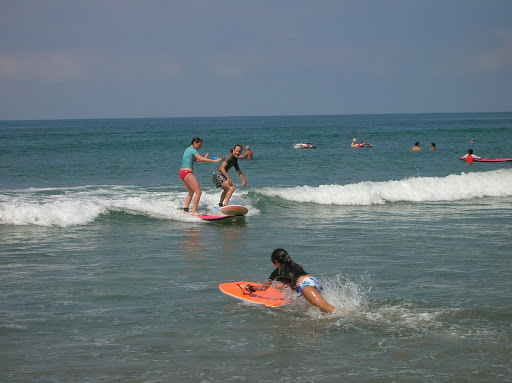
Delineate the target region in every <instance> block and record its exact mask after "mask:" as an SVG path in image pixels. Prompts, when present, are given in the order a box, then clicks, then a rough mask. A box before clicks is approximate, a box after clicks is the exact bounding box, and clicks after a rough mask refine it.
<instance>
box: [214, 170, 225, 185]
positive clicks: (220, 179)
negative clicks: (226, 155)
mask: <svg viewBox="0 0 512 383" xmlns="http://www.w3.org/2000/svg"><path fill="white" fill-rule="evenodd" d="M227 180H228V179H227V178H226V177H224V174H222V173H221V172H220V170H215V171H214V172H213V174H212V182H213V183H214V184H215V186H217V187H218V188H220V186H221V185H222V184H223V183H224V182H226V181H227Z"/></svg>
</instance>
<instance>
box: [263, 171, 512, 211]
mask: <svg viewBox="0 0 512 383" xmlns="http://www.w3.org/2000/svg"><path fill="white" fill-rule="evenodd" d="M258 192H259V193H261V194H264V195H266V196H269V197H278V198H282V199H285V200H288V201H294V202H309V203H316V204H321V205H354V206H364V205H377V204H385V203H389V202H402V201H403V202H440V201H459V200H468V199H472V198H482V197H510V196H512V169H500V170H495V171H489V172H472V173H462V174H460V175H455V174H452V175H449V176H446V177H417V178H407V179H403V180H399V181H381V182H370V181H367V182H360V183H356V184H348V185H320V186H317V187H312V186H295V187H291V188H263V189H260V190H258Z"/></svg>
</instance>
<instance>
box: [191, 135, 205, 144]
mask: <svg viewBox="0 0 512 383" xmlns="http://www.w3.org/2000/svg"><path fill="white" fill-rule="evenodd" d="M200 142H203V140H201V139H200V138H199V137H194V138H192V142H191V143H190V145H194V144H198V143H200Z"/></svg>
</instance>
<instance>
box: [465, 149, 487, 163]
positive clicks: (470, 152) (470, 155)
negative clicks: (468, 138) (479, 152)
mask: <svg viewBox="0 0 512 383" xmlns="http://www.w3.org/2000/svg"><path fill="white" fill-rule="evenodd" d="M461 158H462V159H463V160H466V162H468V163H471V162H473V161H474V160H479V159H481V158H482V157H478V156H475V155H474V154H473V149H468V154H466V155H464V156H462V157H461Z"/></svg>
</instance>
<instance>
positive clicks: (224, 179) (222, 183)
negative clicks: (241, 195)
mask: <svg viewBox="0 0 512 383" xmlns="http://www.w3.org/2000/svg"><path fill="white" fill-rule="evenodd" d="M240 153H242V145H235V147H234V148H233V151H232V152H231V153H230V154H228V155H227V156H226V158H224V160H223V161H222V164H221V165H220V166H219V168H218V169H217V170H215V171H214V172H213V174H212V182H213V183H214V184H215V186H217V187H218V188H222V194H221V195H220V201H219V206H228V204H229V199H230V198H231V196H232V195H233V192H234V191H235V185H233V181H232V180H231V177H230V176H229V174H228V170H229V169H231V167H233V166H234V167H235V170H236V171H237V172H238V175H239V176H240V178H241V179H242V187H246V186H247V181H246V180H245V176H244V174H243V173H242V171H241V170H240V167H239V166H238V157H240Z"/></svg>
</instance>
